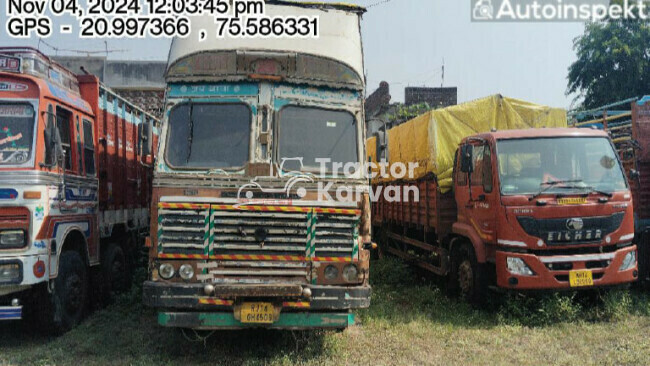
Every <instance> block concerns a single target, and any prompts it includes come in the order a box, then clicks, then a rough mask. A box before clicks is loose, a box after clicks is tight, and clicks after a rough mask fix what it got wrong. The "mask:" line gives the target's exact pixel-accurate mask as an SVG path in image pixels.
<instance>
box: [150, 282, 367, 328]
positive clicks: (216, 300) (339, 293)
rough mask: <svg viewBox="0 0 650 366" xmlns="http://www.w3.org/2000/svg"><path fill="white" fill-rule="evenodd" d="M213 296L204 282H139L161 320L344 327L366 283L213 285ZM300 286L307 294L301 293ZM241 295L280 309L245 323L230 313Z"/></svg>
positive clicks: (362, 300)
mask: <svg viewBox="0 0 650 366" xmlns="http://www.w3.org/2000/svg"><path fill="white" fill-rule="evenodd" d="M214 287H215V290H214V294H213V295H212V296H206V294H205V292H204V284H201V283H169V282H156V281H147V282H145V283H144V286H143V302H144V304H145V305H147V306H151V307H154V308H159V309H163V310H164V311H163V312H161V313H159V316H158V321H159V323H160V324H161V325H164V326H172V327H187V328H195V329H214V328H242V327H251V326H264V327H268V328H283V329H302V328H313V327H315V328H344V327H346V326H348V325H350V324H352V323H354V316H353V315H352V314H350V310H354V309H361V308H367V307H368V306H370V296H371V292H372V291H371V288H370V286H367V285H366V286H349V287H347V286H318V285H307V284H304V285H296V284H287V285H243V284H242V285H214ZM305 288H309V289H310V290H311V294H312V295H311V297H309V298H305V297H303V295H302V293H303V290H304V289H305ZM243 301H264V302H270V303H273V305H274V306H275V307H277V308H278V309H280V312H279V316H278V318H277V319H275V321H274V322H273V323H272V324H270V325H259V324H252V325H251V324H244V323H241V322H240V321H239V320H238V319H237V318H238V317H237V316H236V315H235V313H236V312H237V310H238V306H239V305H240V304H241V303H242V302H243Z"/></svg>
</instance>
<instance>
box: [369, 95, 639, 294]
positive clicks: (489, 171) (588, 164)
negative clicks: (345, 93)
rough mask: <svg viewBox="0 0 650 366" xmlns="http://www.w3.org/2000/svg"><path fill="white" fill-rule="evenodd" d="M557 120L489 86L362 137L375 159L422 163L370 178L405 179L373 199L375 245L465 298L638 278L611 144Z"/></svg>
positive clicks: (621, 177)
mask: <svg viewBox="0 0 650 366" xmlns="http://www.w3.org/2000/svg"><path fill="white" fill-rule="evenodd" d="M562 126H566V114H565V113H564V112H563V111H557V110H553V109H550V108H545V107H542V106H537V105H533V104H530V103H525V102H522V101H518V100H514V99H510V98H504V97H501V96H493V97H490V98H486V99H482V100H477V101H474V102H471V103H467V104H463V105H459V106H454V107H449V108H445V109H442V110H436V111H432V112H430V113H428V114H425V115H423V116H420V117H418V118H416V119H414V120H411V121H409V122H406V123H404V124H402V125H399V126H397V127H394V128H392V129H390V130H388V133H387V136H386V135H379V136H375V137H373V138H372V139H370V140H369V141H368V146H367V149H368V154H369V155H374V156H373V160H374V161H377V158H376V157H377V156H379V157H380V159H379V160H380V161H381V160H382V159H385V160H386V154H387V163H388V164H394V163H396V162H400V161H405V160H409V161H411V160H412V161H416V162H418V163H419V167H418V168H417V169H416V170H414V176H413V177H412V179H403V180H395V179H392V177H391V176H388V177H384V179H380V178H381V177H378V178H375V179H374V180H373V189H377V188H383V189H387V187H389V186H391V185H392V186H395V187H398V188H404V187H407V188H412V189H410V190H404V189H401V190H398V191H400V192H401V191H404V192H407V194H406V195H405V196H402V197H401V199H400V200H396V199H386V198H384V197H383V196H382V198H381V199H380V200H379V202H378V203H376V204H374V205H373V207H372V222H373V228H374V234H375V235H377V241H378V244H379V247H380V249H381V250H382V251H383V252H388V253H392V254H395V255H397V256H399V257H402V258H404V259H406V260H408V261H411V262H413V263H415V264H416V265H417V266H419V267H422V268H424V269H427V270H429V271H431V272H433V273H435V274H438V275H441V276H447V278H448V279H449V285H450V287H451V288H452V289H455V290H456V291H459V292H460V293H461V294H462V295H463V296H465V297H466V298H467V299H468V300H470V301H472V302H480V301H482V300H483V299H484V295H485V293H484V290H485V289H486V288H487V287H489V286H493V287H495V288H499V289H506V290H558V289H582V288H593V287H598V286H608V285H618V284H625V283H629V282H633V281H635V280H636V278H637V276H638V273H637V262H636V246H635V245H634V244H633V242H632V239H633V238H634V222H633V215H634V213H633V205H632V196H631V193H630V189H629V186H628V183H627V180H626V177H625V174H624V171H623V168H622V166H621V162H620V160H619V158H618V156H617V154H616V150H615V149H614V145H613V144H612V141H611V140H610V138H609V137H608V135H607V134H606V133H605V132H603V131H598V130H591V129H577V128H561V127H562ZM544 127H545V128H544ZM407 141H408V142H407ZM389 198H394V197H392V196H390V197H389Z"/></svg>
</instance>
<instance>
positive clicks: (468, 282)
mask: <svg viewBox="0 0 650 366" xmlns="http://www.w3.org/2000/svg"><path fill="white" fill-rule="evenodd" d="M458 285H459V287H460V290H461V292H462V293H463V294H469V293H470V292H471V291H472V287H474V271H473V270H472V263H470V261H469V260H467V259H465V260H463V261H462V262H461V263H460V265H459V266H458Z"/></svg>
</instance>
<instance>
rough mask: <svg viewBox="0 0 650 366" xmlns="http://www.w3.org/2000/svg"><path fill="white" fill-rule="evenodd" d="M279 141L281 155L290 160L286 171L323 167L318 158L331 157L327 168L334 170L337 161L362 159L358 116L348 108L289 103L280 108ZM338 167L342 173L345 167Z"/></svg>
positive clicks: (283, 158) (284, 166) (284, 165)
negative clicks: (342, 109)
mask: <svg viewBox="0 0 650 366" xmlns="http://www.w3.org/2000/svg"><path fill="white" fill-rule="evenodd" d="M278 144H279V155H280V159H281V160H284V161H285V162H286V164H283V166H282V169H283V170H284V171H288V170H301V168H320V166H321V164H320V163H319V162H317V161H316V159H331V160H330V161H331V162H330V163H327V164H326V167H327V168H328V169H327V172H332V168H333V163H335V162H336V163H343V164H345V163H349V162H354V163H357V162H358V161H359V160H358V152H357V125H356V120H355V118H354V116H353V115H352V114H351V113H349V112H345V111H332V110H326V109H322V108H315V107H296V106H288V107H285V108H284V109H282V111H281V112H280V123H279V142H278ZM299 161H302V167H301V166H300V163H299ZM337 171H338V172H339V173H341V172H342V168H340V169H337ZM327 172H323V173H327Z"/></svg>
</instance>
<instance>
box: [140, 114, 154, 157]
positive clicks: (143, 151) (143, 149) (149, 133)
mask: <svg viewBox="0 0 650 366" xmlns="http://www.w3.org/2000/svg"><path fill="white" fill-rule="evenodd" d="M138 143H139V147H140V149H139V150H140V156H149V155H151V150H153V126H152V125H151V121H150V120H147V121H146V122H142V123H140V124H139V125H138Z"/></svg>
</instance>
